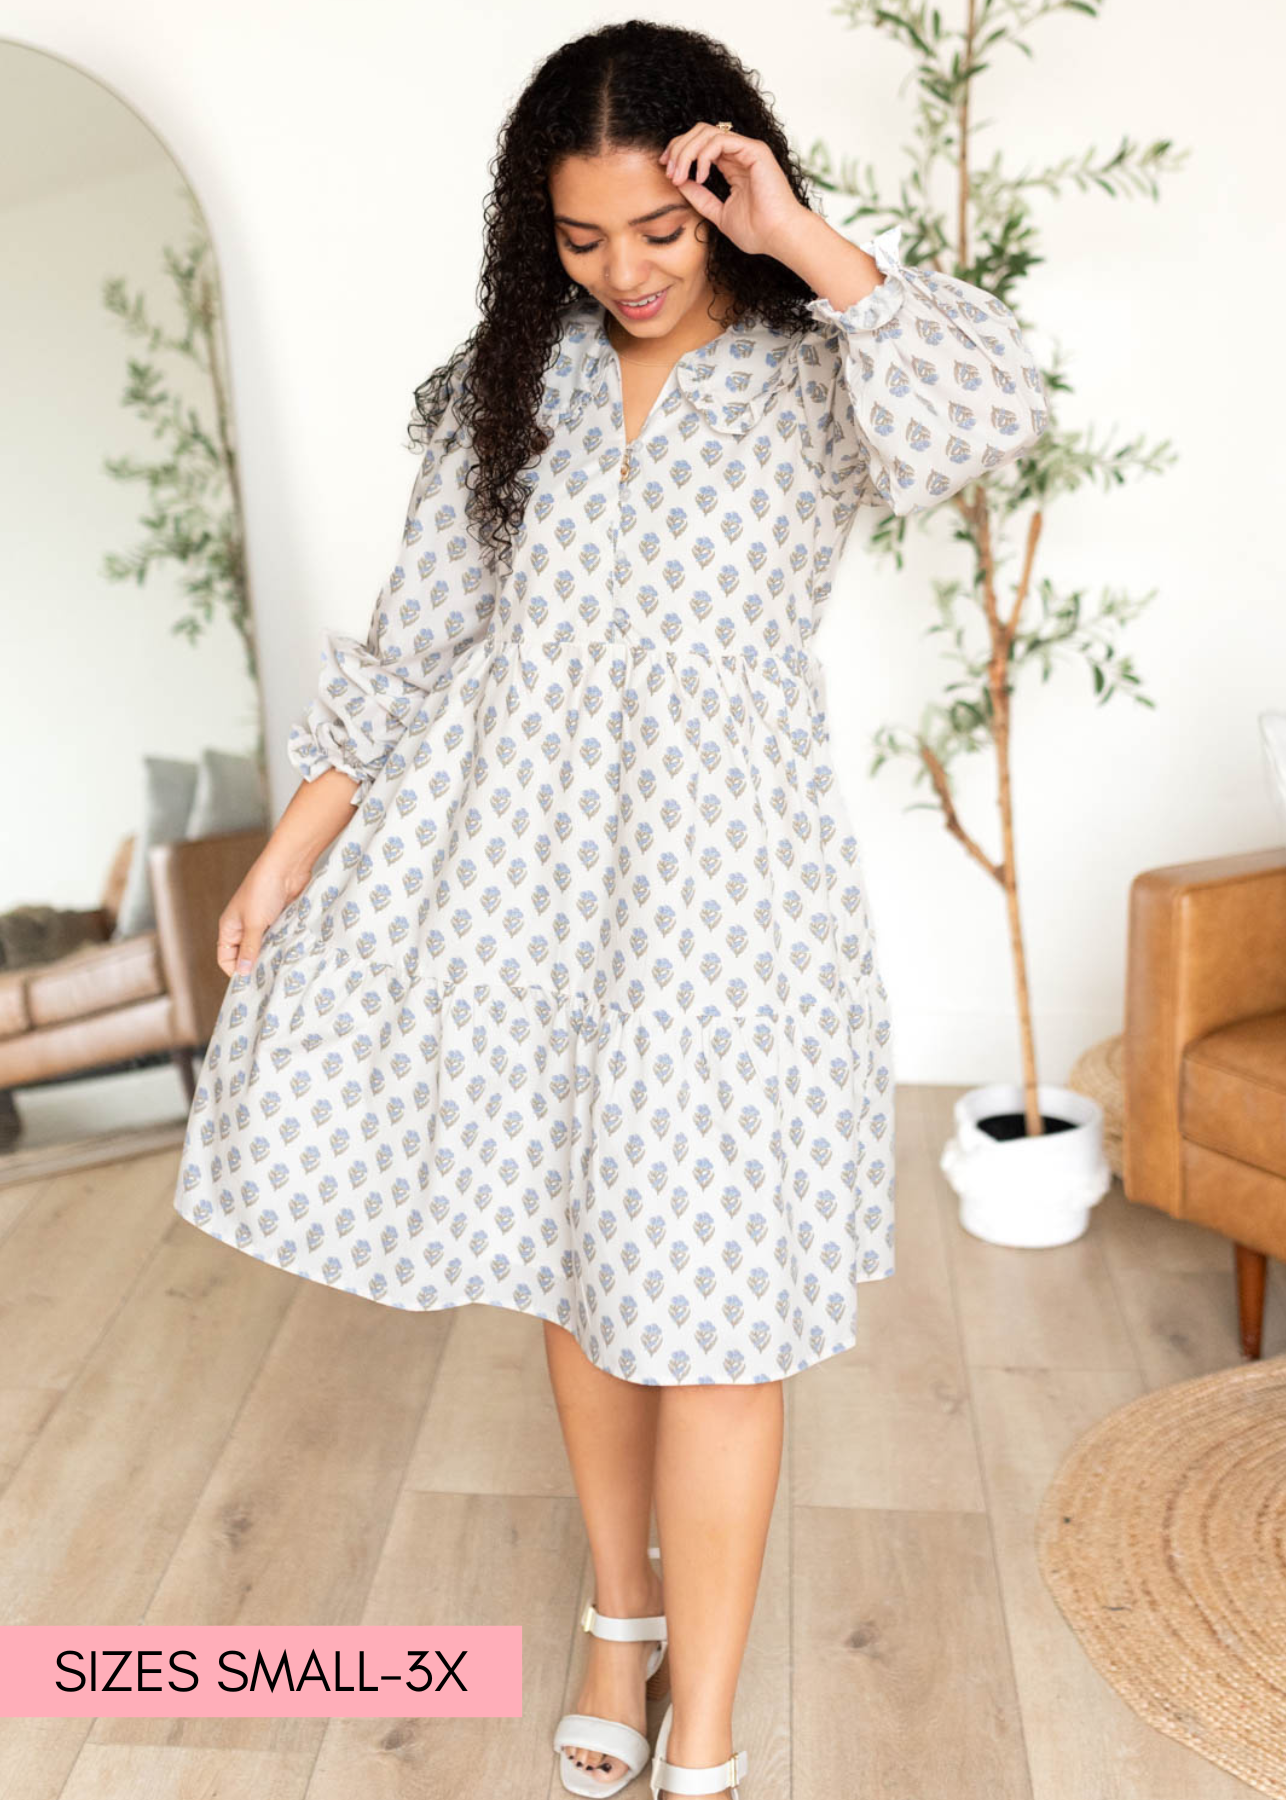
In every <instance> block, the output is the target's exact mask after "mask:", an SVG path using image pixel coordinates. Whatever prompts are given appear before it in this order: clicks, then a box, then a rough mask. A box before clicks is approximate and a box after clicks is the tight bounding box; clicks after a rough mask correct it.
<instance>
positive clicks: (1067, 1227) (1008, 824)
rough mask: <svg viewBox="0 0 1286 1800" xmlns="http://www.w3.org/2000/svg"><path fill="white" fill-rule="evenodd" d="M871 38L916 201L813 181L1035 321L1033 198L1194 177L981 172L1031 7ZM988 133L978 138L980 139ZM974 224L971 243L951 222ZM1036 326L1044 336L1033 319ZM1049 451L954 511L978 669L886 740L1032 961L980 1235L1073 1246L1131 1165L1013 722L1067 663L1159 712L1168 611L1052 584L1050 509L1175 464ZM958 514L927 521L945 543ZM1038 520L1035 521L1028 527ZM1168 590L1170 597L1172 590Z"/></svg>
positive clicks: (986, 1125) (1148, 156)
mask: <svg viewBox="0 0 1286 1800" xmlns="http://www.w3.org/2000/svg"><path fill="white" fill-rule="evenodd" d="M1099 4H1100V0H1044V4H1042V6H1041V7H1039V8H1038V9H1037V11H1036V13H1035V15H1034V16H1035V17H1044V16H1047V15H1048V14H1051V13H1056V12H1061V11H1067V12H1076V13H1081V14H1084V15H1087V16H1088V17H1089V18H1091V19H1097V17H1098V8H1099ZM836 10H837V11H839V12H840V13H841V15H842V16H846V17H847V19H848V22H849V23H850V24H851V25H852V26H854V27H856V26H860V25H872V26H874V27H875V28H876V29H877V30H879V31H882V32H885V33H887V34H888V35H890V36H892V37H894V38H895V39H896V40H897V41H898V42H899V43H900V44H902V45H903V46H904V47H905V48H907V49H909V50H910V51H911V52H912V53H913V55H914V56H915V58H916V69H915V74H916V80H917V83H918V87H919V93H920V103H919V108H918V115H917V121H916V126H915V133H914V135H915V137H916V139H917V140H918V142H917V146H916V154H915V158H914V162H913V166H912V169H911V173H910V175H909V176H908V177H907V179H906V180H905V181H904V182H903V184H902V191H901V195H900V198H899V202H898V204H897V205H896V206H891V207H890V206H888V205H886V204H884V203H882V202H881V200H880V199H879V198H878V196H877V194H876V192H875V182H874V176H873V173H872V171H871V170H870V169H869V167H868V169H867V173H866V175H865V177H863V176H862V173H861V171H860V169H858V168H856V167H851V168H850V167H849V166H846V165H842V166H841V167H840V168H839V170H838V171H835V170H834V168H833V166H832V163H831V160H830V158H829V157H828V156H827V154H826V152H825V150H824V148H823V147H822V146H821V145H818V146H816V147H815V148H814V149H813V150H812V151H811V152H810V154H809V158H808V165H809V173H810V175H811V177H812V179H813V180H814V181H816V182H817V184H818V185H819V186H820V187H821V188H822V189H824V190H828V191H830V192H833V193H839V194H843V195H845V196H848V197H851V198H852V199H853V201H854V205H853V208H852V210H851V211H850V212H849V213H848V214H847V216H846V218H845V219H844V220H842V221H841V222H840V223H841V224H843V225H849V224H851V223H853V222H854V221H856V220H866V219H867V218H869V217H871V216H873V215H878V216H882V217H883V218H884V219H885V220H886V221H887V223H889V224H893V223H900V224H901V225H902V226H903V237H904V240H906V241H905V243H904V247H903V250H902V255H903V258H904V260H905V261H906V262H907V263H909V264H912V265H919V266H921V267H926V268H933V269H943V270H944V271H945V272H947V273H949V274H952V275H956V276H959V277H961V278H963V279H965V280H968V281H972V282H974V283H976V284H977V285H978V286H980V287H983V288H986V289H987V290H989V291H990V292H992V293H994V294H996V295H997V296H998V297H999V298H1001V299H1002V300H1004V301H1005V302H1006V304H1007V305H1009V306H1010V307H1011V308H1013V310H1014V311H1015V313H1016V314H1017V313H1018V307H1017V305H1016V303H1015V298H1014V288H1015V285H1016V283H1017V282H1018V281H1019V280H1020V279H1021V277H1022V276H1023V275H1024V274H1025V273H1026V272H1027V270H1028V269H1030V268H1031V267H1032V266H1033V264H1035V263H1038V262H1042V261H1043V260H1044V258H1043V257H1040V256H1038V255H1036V254H1035V252H1034V249H1033V240H1034V227H1033V223H1032V217H1031V211H1030V206H1029V200H1028V197H1029V195H1030V193H1031V192H1032V190H1033V189H1038V188H1039V189H1045V190H1048V191H1050V192H1052V193H1055V194H1057V193H1058V192H1059V191H1060V189H1061V187H1062V185H1063V184H1064V183H1067V182H1074V183H1075V184H1076V186H1077V187H1078V188H1081V189H1088V188H1096V189H1099V190H1101V191H1103V192H1104V193H1107V194H1109V195H1112V196H1113V197H1116V196H1117V195H1120V194H1132V193H1139V192H1150V193H1151V194H1152V195H1153V197H1154V198H1155V197H1156V193H1157V188H1156V182H1157V177H1158V176H1160V175H1162V174H1164V173H1167V172H1169V171H1170V170H1171V169H1173V168H1175V167H1177V166H1179V164H1180V162H1181V160H1182V155H1183V154H1184V153H1175V152H1174V151H1173V150H1172V146H1171V144H1170V142H1169V140H1168V139H1166V140H1160V141H1158V142H1156V143H1153V144H1150V145H1148V146H1146V147H1143V146H1136V145H1134V144H1132V143H1131V142H1130V141H1129V140H1128V139H1123V140H1122V142H1121V145H1120V147H1119V149H1117V150H1116V151H1115V152H1114V153H1113V154H1112V155H1110V156H1108V157H1105V158H1101V159H1100V158H1098V157H1097V156H1096V155H1095V153H1094V151H1093V150H1091V151H1089V152H1088V153H1086V154H1085V155H1084V156H1083V157H1081V158H1079V159H1076V160H1073V159H1070V158H1069V159H1066V160H1065V161H1063V162H1060V163H1059V164H1057V165H1055V166H1053V167H1050V168H1042V169H1037V170H1035V171H1031V172H1025V173H1022V174H1008V173H1006V172H1005V170H1004V168H1003V167H1002V164H1001V160H1000V158H999V157H998V156H997V157H995V158H993V160H992V162H991V163H990V164H989V165H987V166H986V167H980V168H974V167H973V166H972V165H971V160H970V133H971V126H970V108H971V103H972V90H973V84H974V82H975V80H976V79H977V77H978V76H979V75H980V74H981V73H982V72H983V70H984V69H985V68H986V67H987V66H988V62H989V59H990V57H991V56H992V55H993V54H995V53H996V52H997V51H998V50H999V49H1000V48H1001V47H1002V46H1006V45H1007V46H1011V47H1013V48H1016V49H1019V50H1021V51H1023V52H1024V54H1026V55H1030V54H1031V52H1030V49H1029V48H1028V46H1027V44H1026V43H1025V42H1024V41H1023V39H1022V37H1021V35H1020V33H1021V32H1022V30H1023V29H1024V28H1025V26H1026V25H1027V23H1028V22H1029V19H1030V17H1031V16H1032V14H1031V8H1030V7H1029V6H1028V5H1027V4H1026V0H961V11H962V12H963V14H964V18H963V20H962V22H961V24H960V25H959V26H958V27H951V26H948V25H947V24H944V21H943V16H942V12H941V10H940V9H939V8H936V7H928V6H924V5H922V4H917V3H915V0H847V4H845V5H841V6H840V7H838V8H837V9H836ZM972 130H974V131H976V130H977V127H976V126H974V127H972ZM940 161H941V162H946V163H947V164H948V165H949V166H950V167H951V170H952V173H953V175H954V221H952V219H951V217H950V215H949V213H948V211H947V210H946V209H944V208H940V207H937V206H935V205H934V203H933V202H932V201H931V199H930V197H929V188H930V182H931V176H932V171H933V167H934V165H935V163H938V162H940ZM953 222H954V242H953V241H952V239H951V235H950V232H951V226H952V223H953ZM1019 323H1020V325H1023V329H1024V330H1025V329H1026V327H1025V324H1024V323H1023V321H1022V319H1021V318H1020V320H1019ZM1042 377H1043V381H1044V385H1045V388H1046V397H1047V403H1048V402H1049V401H1050V400H1051V399H1052V397H1053V396H1055V395H1057V394H1060V393H1067V392H1070V388H1069V384H1068V382H1067V380H1066V378H1065V376H1064V374H1063V369H1062V366H1061V358H1059V357H1056V358H1055V360H1054V366H1053V367H1052V368H1051V369H1049V370H1042ZM1049 410H1050V413H1051V421H1050V424H1049V426H1048V427H1047V428H1046V430H1045V432H1044V433H1043V434H1042V436H1041V437H1040V439H1039V440H1038V441H1037V443H1036V444H1035V445H1034V446H1033V447H1032V449H1031V450H1030V452H1028V453H1027V454H1026V455H1025V456H1023V457H1020V458H1018V459H1016V460H1015V462H1014V463H1012V464H1010V465H1008V466H1007V467H1006V468H1005V469H1004V470H1003V471H1002V470H997V471H995V472H993V473H992V474H991V475H989V476H988V477H987V478H986V479H985V480H983V481H975V482H971V483H970V484H969V485H968V486H967V487H965V488H964V489H963V490H962V491H961V492H960V493H959V494H957V495H955V496H953V497H952V500H951V501H950V503H949V506H950V511H951V513H953V514H954V519H953V524H954V533H953V535H954V537H955V539H956V541H957V542H958V543H959V544H960V545H962V546H965V547H967V550H968V553H969V556H970V561H971V567H970V569H969V572H968V574H967V575H966V576H962V577H961V578H959V579H955V580H949V581H935V583H934V590H935V593H934V601H935V611H936V617H935V619H934V622H933V623H932V624H931V625H930V626H929V628H928V629H929V632H930V633H931V634H936V635H938V636H939V637H940V638H941V639H942V649H943V653H944V655H945V656H946V657H947V659H948V661H949V662H951V663H953V664H954V665H955V666H956V668H957V670H958V673H957V674H956V676H955V678H954V679H953V680H950V681H947V682H946V683H945V685H944V693H943V698H942V699H941V700H938V701H935V702H931V703H929V704H928V705H926V707H925V709H924V712H923V714H922V717H921V721H920V724H919V725H918V726H917V727H900V726H883V727H881V728H880V730H879V731H878V732H877V733H876V737H875V744H876V754H875V758H874V761H873V763H872V765H871V773H872V774H874V773H876V772H877V771H878V770H879V769H880V768H881V767H882V766H883V765H884V764H885V763H886V762H890V761H892V760H894V759H895V758H905V759H907V760H908V761H910V762H911V763H912V765H913V767H914V777H913V780H914V782H915V783H917V784H918V783H922V782H927V783H928V785H929V787H930V788H931V790H932V793H933V798H932V800H926V801H922V802H918V803H913V805H912V807H909V808H908V809H907V810H915V809H916V806H919V807H921V808H926V809H930V810H932V811H934V812H936V813H937V814H938V815H939V817H940V818H941V820H942V823H943V825H944V826H945V827H946V829H947V831H948V832H950V834H951V836H952V837H953V838H954V839H955V840H956V842H957V843H958V844H959V845H960V847H961V849H962V850H963V851H964V852H965V854H966V855H967V856H969V857H970V858H971V859H972V861H973V863H974V864H975V866H976V867H977V868H979V869H981V870H982V871H983V872H984V873H985V874H986V876H987V877H988V879H989V880H991V881H992V882H994V883H995V885H996V888H997V891H998V892H999V893H1000V894H1002V895H1003V897H1004V904H1005V909H1006V917H1007V920H1008V927H1009V939H1010V946H1011V952H1012V958H1013V970H1014V987H1015V994H1016V1000H1017V1010H1018V1032H1019V1045H1020V1051H1021V1058H1022V1080H1021V1082H1014V1083H1007V1082H1001V1083H996V1084H993V1085H989V1086H986V1087H979V1088H974V1089H972V1090H971V1091H970V1092H968V1093H966V1094H964V1095H963V1096H962V1097H961V1098H960V1099H959V1100H958V1101H957V1102H956V1106H955V1135H954V1136H953V1137H952V1138H951V1139H950V1140H949V1142H948V1143H947V1144H946V1146H945V1147H944V1149H943V1151H942V1157H941V1166H942V1168H943V1170H944V1171H945V1173H946V1175H947V1178H948V1180H949V1181H950V1182H951V1184H952V1186H953V1188H954V1189H955V1191H956V1193H957V1194H958V1196H959V1200H960V1222H961V1224H962V1225H963V1226H964V1228H965V1229H966V1230H967V1231H970V1232H972V1233H973V1234H974V1235H975V1236H978V1237H982V1238H985V1239H987V1240H988V1241H989V1242H991V1243H997V1244H1010V1245H1023V1246H1035V1245H1048V1244H1063V1243H1068V1242H1070V1241H1071V1240H1072V1239H1073V1238H1076V1237H1079V1236H1080V1235H1081V1234H1082V1233H1083V1232H1084V1231H1085V1229H1086V1226H1087V1224H1088V1222H1089V1209H1090V1207H1091V1206H1093V1205H1094V1204H1095V1203H1096V1202H1097V1201H1098V1200H1100V1199H1101V1198H1102V1197H1103V1195H1104V1194H1105V1193H1106V1192H1107V1190H1108V1187H1109V1186H1110V1184H1111V1169H1110V1168H1109V1166H1108V1164H1107V1161H1106V1159H1105V1157H1104V1155H1103V1129H1102V1127H1103V1116H1102V1108H1101V1107H1100V1106H1099V1104H1098V1102H1097V1101H1095V1100H1093V1099H1090V1098H1089V1097H1088V1096H1086V1095H1083V1094H1079V1093H1076V1092H1074V1091H1073V1090H1072V1089H1070V1088H1065V1087H1057V1086H1052V1085H1049V1084H1046V1083H1042V1082H1041V1081H1039V1080H1038V1078H1037V1070H1036V1050H1035V1039H1034V1034H1033V1030H1032V1010H1031V997H1030V992H1029V988H1028V979H1027V962H1026V955H1025V951H1024V945H1023V928H1022V913H1021V908H1020V906H1019V896H1018V880H1017V873H1016V856H1015V817H1014V805H1013V792H1012V786H1011V767H1012V759H1013V749H1014V745H1013V727H1012V716H1011V696H1012V693H1013V688H1014V683H1015V681H1016V679H1017V677H1018V675H1019V674H1020V673H1021V672H1025V671H1030V670H1033V669H1039V670H1040V673H1041V679H1042V680H1047V679H1048V678H1049V675H1050V672H1051V670H1052V668H1053V666H1054V664H1055V662H1056V661H1057V660H1058V659H1060V658H1068V657H1070V658H1074V659H1075V658H1079V659H1080V660H1081V661H1083V662H1084V663H1085V664H1086V665H1087V666H1088V668H1089V671H1090V674H1091V677H1092V680H1093V685H1094V692H1095V694H1096V696H1097V698H1098V703H1099V704H1100V705H1102V704H1104V703H1105V702H1106V701H1108V700H1110V699H1111V698H1112V696H1113V695H1114V694H1117V693H1125V694H1128V695H1129V696H1130V697H1131V698H1133V699H1134V700H1135V701H1137V702H1138V703H1139V704H1140V705H1143V706H1151V704H1152V702H1151V701H1150V700H1148V699H1147V698H1146V697H1145V696H1144V695H1143V694H1142V693H1141V692H1139V677H1138V675H1137V673H1136V672H1135V669H1134V667H1133V665H1132V662H1131V660H1130V658H1129V657H1128V656H1123V655H1121V654H1120V652H1119V649H1118V639H1119V636H1120V633H1121V631H1122V630H1123V628H1124V627H1125V626H1126V625H1128V624H1129V622H1130V621H1131V620H1132V619H1133V618H1135V617H1136V616H1137V615H1138V613H1139V612H1140V611H1141V610H1142V608H1143V607H1144V606H1146V605H1147V604H1148V602H1149V601H1150V600H1151V599H1152V598H1153V593H1149V594H1146V595H1144V596H1142V597H1141V598H1139V599H1131V598H1130V597H1129V596H1128V595H1127V594H1125V593H1123V592H1120V591H1118V590H1113V589H1111V588H1107V587H1105V588H1104V590H1103V592H1102V594H1101V596H1100V597H1099V598H1098V599H1097V601H1092V600H1091V599H1090V598H1089V596H1088V595H1087V594H1085V593H1084V592H1083V591H1080V590H1073V591H1070V592H1063V591H1060V590H1059V589H1058V588H1057V587H1056V586H1055V583H1054V581H1053V580H1052V579H1051V578H1050V577H1049V576H1048V575H1046V574H1038V572H1037V551H1038V549H1039V545H1040V536H1041V528H1042V524H1043V521H1044V516H1045V509H1046V507H1047V506H1048V505H1049V504H1050V503H1051V502H1052V501H1053V500H1054V499H1055V498H1056V497H1057V496H1058V495H1059V494H1062V493H1071V492H1074V491H1075V490H1076V489H1077V488H1079V487H1080V486H1081V485H1082V484H1083V483H1084V482H1087V481H1094V480H1100V479H1101V480H1102V482H1103V484H1104V487H1105V488H1106V489H1109V490H1110V489H1112V488H1114V487H1116V486H1119V485H1120V484H1121V483H1122V482H1123V481H1125V480H1126V479H1127V477H1128V476H1130V475H1134V474H1148V473H1151V474H1155V473H1159V472H1160V471H1161V470H1162V469H1163V468H1164V467H1165V466H1166V465H1167V464H1168V463H1170V462H1172V461H1173V460H1174V457H1173V453H1172V452H1171V450H1170V447H1169V443H1168V440H1164V441H1162V442H1161V443H1159V444H1157V445H1156V446H1155V447H1154V448H1152V449H1151V450H1148V449H1146V448H1145V447H1144V445H1143V442H1142V440H1141V439H1138V438H1136V439H1134V440H1132V441H1130V442H1127V443H1124V444H1122V445H1120V446H1119V447H1118V448H1116V449H1110V448H1109V447H1108V446H1107V445H1106V444H1104V445H1103V446H1102V447H1099V446H1096V445H1095V444H1094V443H1093V442H1092V436H1091V433H1090V431H1088V430H1087V431H1084V432H1081V431H1071V430H1060V429H1059V426H1058V423H1057V418H1056V411H1055V408H1054V406H1053V405H1050V407H1049ZM947 512H948V508H947V507H942V508H939V509H936V510H935V511H934V512H932V513H929V514H925V515H913V516H914V517H915V518H916V519H917V523H918V524H919V525H920V526H922V527H923V528H926V529H930V530H931V529H932V528H933V525H934V522H935V520H936V519H937V518H938V516H939V515H940V514H942V513H947ZM1024 517H1025V524H1024ZM909 523H910V520H909V519H908V518H906V517H901V518H898V517H895V516H894V515H892V514H885V515H881V517H880V520H879V522H878V524H877V525H876V527H875V529H874V530H873V531H872V533H871V537H870V542H871V544H872V547H873V548H874V549H875V550H876V551H877V552H878V551H886V552H887V551H892V553H893V555H894V556H895V558H896V562H897V566H898V568H901V567H902V545H903V542H904V539H905V532H906V528H907V525H908V524H909ZM1011 527H1012V528H1014V529H1015V530H1017V529H1021V530H1022V555H1021V561H1020V565H1019V569H1018V573H1017V576H1016V578H1006V579H1005V580H1004V581H1002V579H1001V574H1000V569H1001V563H1002V560H1003V555H1002V553H1003V549H1004V545H1005V541H1006V538H1007V536H1008V534H1009V531H1010V528H1011ZM1154 592H1155V590H1154ZM982 750H990V751H991V752H992V753H993V755H994V757H995V766H996V807H997V814H998V824H999V838H1000V852H999V854H998V855H992V854H991V853H990V852H989V851H988V850H987V849H986V848H985V847H984V845H983V844H982V842H981V841H980V840H979V838H978V837H977V836H976V835H975V834H974V832H973V831H971V830H970V829H969V828H968V827H967V826H966V824H965V822H964V820H963V819H962V817H961V815H960V810H959V808H958V806H957V803H956V798H955V795H954V792H953V788H952V782H951V770H952V765H953V764H954V763H955V762H956V760H957V759H958V758H960V757H962V756H967V755H970V754H975V753H977V752H979V751H982Z"/></svg>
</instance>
